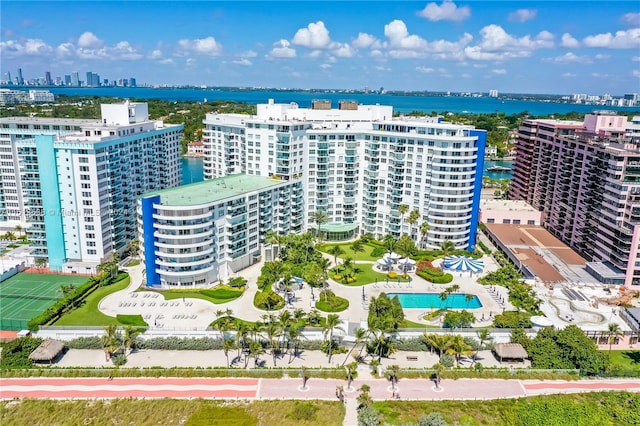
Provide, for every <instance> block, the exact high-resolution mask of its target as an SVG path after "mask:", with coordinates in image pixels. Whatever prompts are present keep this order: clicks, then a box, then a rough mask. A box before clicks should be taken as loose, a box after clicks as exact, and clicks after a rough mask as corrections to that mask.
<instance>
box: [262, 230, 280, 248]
mask: <svg viewBox="0 0 640 426" xmlns="http://www.w3.org/2000/svg"><path fill="white" fill-rule="evenodd" d="M264 240H265V241H266V242H267V243H269V244H271V245H276V244H278V243H279V242H280V237H279V236H278V233H277V232H276V231H274V230H273V229H269V230H268V231H267V233H266V234H265V236H264Z"/></svg>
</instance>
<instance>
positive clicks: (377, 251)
mask: <svg viewBox="0 0 640 426" xmlns="http://www.w3.org/2000/svg"><path fill="white" fill-rule="evenodd" d="M386 252H387V249H386V248H384V247H380V246H376V247H374V248H373V250H371V257H382V256H384V254H385V253H386Z"/></svg>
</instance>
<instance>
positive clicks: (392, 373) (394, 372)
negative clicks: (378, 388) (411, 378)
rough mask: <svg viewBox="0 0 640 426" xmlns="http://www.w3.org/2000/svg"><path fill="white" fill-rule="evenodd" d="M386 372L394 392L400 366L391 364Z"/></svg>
mask: <svg viewBox="0 0 640 426" xmlns="http://www.w3.org/2000/svg"><path fill="white" fill-rule="evenodd" d="M387 371H388V372H389V378H390V379H391V387H392V389H393V391H394V392H395V390H396V384H397V383H398V373H400V366H399V365H397V364H393V365H392V366H390V367H389V369H388V370H387Z"/></svg>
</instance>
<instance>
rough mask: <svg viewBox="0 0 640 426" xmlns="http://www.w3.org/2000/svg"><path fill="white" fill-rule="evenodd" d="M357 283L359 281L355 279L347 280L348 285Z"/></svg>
mask: <svg viewBox="0 0 640 426" xmlns="http://www.w3.org/2000/svg"><path fill="white" fill-rule="evenodd" d="M356 281H357V279H356V278H355V277H349V278H347V284H351V283H355V282H356Z"/></svg>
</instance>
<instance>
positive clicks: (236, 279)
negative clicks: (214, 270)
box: [229, 277, 247, 287]
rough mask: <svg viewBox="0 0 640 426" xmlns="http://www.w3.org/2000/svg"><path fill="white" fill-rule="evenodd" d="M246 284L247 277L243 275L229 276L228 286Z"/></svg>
mask: <svg viewBox="0 0 640 426" xmlns="http://www.w3.org/2000/svg"><path fill="white" fill-rule="evenodd" d="M245 285H247V279H246V278H244V277H231V278H229V287H244V286H245Z"/></svg>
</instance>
